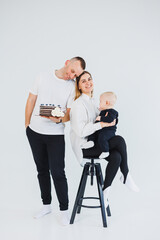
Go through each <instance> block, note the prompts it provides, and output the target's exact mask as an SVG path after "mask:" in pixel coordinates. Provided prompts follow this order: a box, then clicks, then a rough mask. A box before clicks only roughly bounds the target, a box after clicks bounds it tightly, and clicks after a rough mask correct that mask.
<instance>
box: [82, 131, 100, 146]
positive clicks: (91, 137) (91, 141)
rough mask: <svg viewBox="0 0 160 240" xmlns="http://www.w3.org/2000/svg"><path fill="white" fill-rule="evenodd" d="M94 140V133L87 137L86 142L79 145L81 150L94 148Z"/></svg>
mask: <svg viewBox="0 0 160 240" xmlns="http://www.w3.org/2000/svg"><path fill="white" fill-rule="evenodd" d="M95 138H96V136H95V133H93V134H91V135H89V136H88V140H87V141H85V142H84V143H83V144H82V145H81V147H82V148H83V149H87V148H91V147H93V146H94V140H95Z"/></svg>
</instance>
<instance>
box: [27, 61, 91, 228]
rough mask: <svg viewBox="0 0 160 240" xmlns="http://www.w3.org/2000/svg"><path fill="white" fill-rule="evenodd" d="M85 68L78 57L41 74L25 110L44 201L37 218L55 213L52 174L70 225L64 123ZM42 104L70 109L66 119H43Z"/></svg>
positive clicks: (63, 218) (62, 209)
mask: <svg viewBox="0 0 160 240" xmlns="http://www.w3.org/2000/svg"><path fill="white" fill-rule="evenodd" d="M85 66H86V64H85V61H84V59H83V58H81V57H74V58H72V59H70V60H67V61H66V62H65V65H64V67H62V68H61V69H59V70H52V71H51V72H49V73H43V74H40V75H39V76H38V78H37V79H36V81H35V84H34V86H33V87H32V89H31V90H30V93H29V97H28V100H27V104H26V109H25V127H26V134H27V137H28V140H29V143H30V146H31V150H32V153H33V158H34V161H35V164H36V167H37V172H38V180H39V186H40V191H41V198H42V202H43V207H42V209H41V211H40V212H39V213H38V214H37V215H36V216H35V218H40V217H43V216H44V215H46V214H48V213H50V212H51V179H50V173H51V175H52V178H53V182H54V186H55V190H56V194H57V198H58V201H59V207H60V211H61V222H62V224H63V225H67V224H68V223H69V218H68V217H67V216H68V186H67V179H66V176H65V171H64V167H65V164H64V156H65V143H64V122H67V121H69V119H70V118H69V112H70V107H71V103H72V101H73V98H74V88H75V87H74V85H75V84H74V81H73V79H74V78H76V77H77V76H79V75H80V74H81V73H82V72H83V70H84V69H85ZM41 104H54V105H55V106H57V105H60V106H61V107H62V109H66V114H65V116H64V117H63V118H57V117H45V118H44V117H41V116H39V108H40V105H41Z"/></svg>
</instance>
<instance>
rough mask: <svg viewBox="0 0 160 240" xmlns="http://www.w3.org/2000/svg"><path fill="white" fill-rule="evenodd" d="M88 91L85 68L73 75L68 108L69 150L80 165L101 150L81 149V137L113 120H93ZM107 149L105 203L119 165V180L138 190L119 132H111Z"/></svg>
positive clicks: (95, 112)
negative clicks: (69, 125)
mask: <svg viewBox="0 0 160 240" xmlns="http://www.w3.org/2000/svg"><path fill="white" fill-rule="evenodd" d="M92 95H93V80H92V76H91V74H90V73H89V72H87V71H84V72H83V73H82V74H81V75H80V76H79V77H77V78H76V96H75V101H74V103H73V104H72V107H71V112H70V121H71V133H70V136H71V144H72V148H73V151H74V153H75V155H76V157H77V159H78V160H79V162H80V164H81V165H83V158H85V157H97V158H98V156H99V155H100V154H101V150H100V148H99V147H98V146H94V147H92V148H90V149H82V148H81V146H82V145H83V143H84V141H85V138H87V136H88V135H90V134H92V133H94V132H95V131H97V130H99V129H101V128H103V127H109V126H113V125H115V122H112V123H104V122H98V123H95V119H96V117H97V116H98V115H99V110H98V108H97V107H96V105H95V102H94V99H93V97H92ZM109 152H110V154H109V156H108V157H107V158H106V160H107V161H108V164H107V167H106V175H105V180H104V188H103V194H104V201H105V205H106V206H107V205H108V194H109V191H110V187H111V184H112V181H113V179H114V177H115V175H116V173H117V171H118V169H119V167H120V170H121V172H122V176H121V178H120V180H121V181H122V182H123V183H124V184H125V185H126V186H127V187H129V188H130V189H131V190H133V191H136V192H138V191H139V189H138V187H137V186H136V185H135V183H134V181H133V179H132V177H131V175H130V173H129V169H128V164H127V151H126V144H125V141H124V139H123V138H122V137H121V136H114V137H112V138H111V139H110V140H109Z"/></svg>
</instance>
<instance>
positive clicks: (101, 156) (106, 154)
mask: <svg viewBox="0 0 160 240" xmlns="http://www.w3.org/2000/svg"><path fill="white" fill-rule="evenodd" d="M108 156H109V152H102V153H101V154H100V155H99V158H103V159H104V158H106V157H108Z"/></svg>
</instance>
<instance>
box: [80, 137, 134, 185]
mask: <svg viewBox="0 0 160 240" xmlns="http://www.w3.org/2000/svg"><path fill="white" fill-rule="evenodd" d="M108 142H109V153H110V154H109V156H108V157H107V158H106V161H108V164H107V167H106V174H105V179H104V188H103V189H105V188H107V187H109V186H110V185H111V184H112V181H113V179H114V177H115V175H116V173H117V171H118V169H119V167H120V170H121V172H122V173H123V176H124V182H125V180H126V177H127V174H128V172H129V169H128V163H127V149H126V143H125V140H124V139H123V138H122V137H121V136H114V137H112V138H111V139H109V141H108ZM101 153H102V151H101V149H100V147H99V146H98V145H95V146H94V147H93V148H89V149H83V157H84V158H87V157H90V158H91V157H95V158H98V157H99V155H100V154H101Z"/></svg>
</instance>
